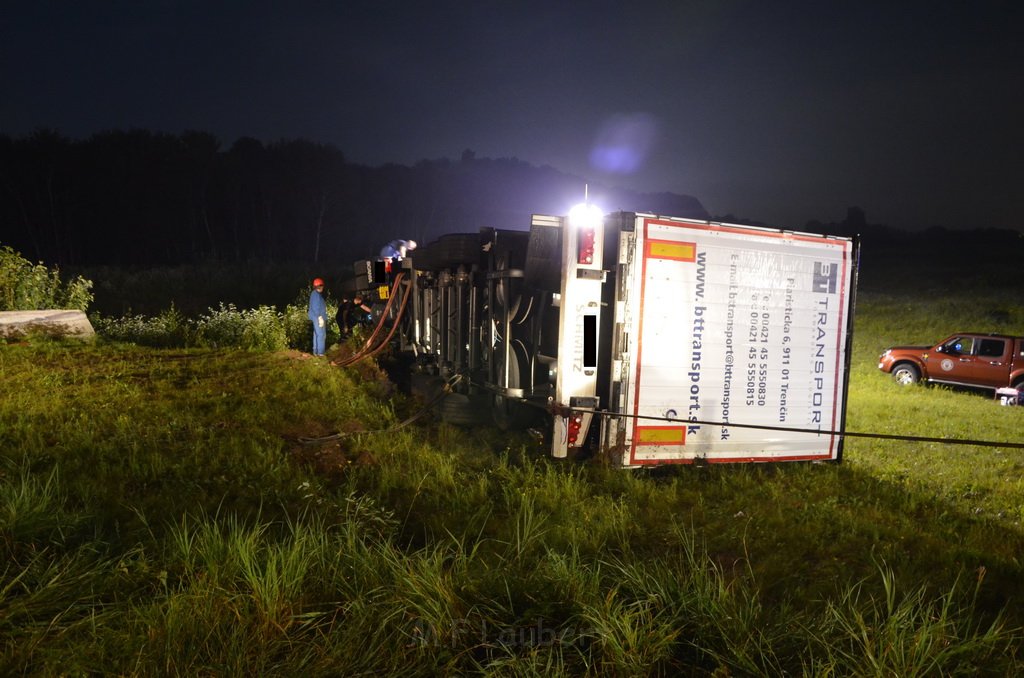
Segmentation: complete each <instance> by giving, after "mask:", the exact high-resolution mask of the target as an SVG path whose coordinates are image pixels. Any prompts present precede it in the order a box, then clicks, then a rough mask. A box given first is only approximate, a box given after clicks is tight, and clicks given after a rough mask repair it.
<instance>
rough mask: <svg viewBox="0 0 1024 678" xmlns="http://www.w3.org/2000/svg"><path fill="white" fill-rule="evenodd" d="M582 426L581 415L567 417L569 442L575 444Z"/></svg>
mask: <svg viewBox="0 0 1024 678" xmlns="http://www.w3.org/2000/svg"><path fill="white" fill-rule="evenodd" d="M582 426H583V415H580V414H575V415H573V416H571V417H569V444H570V445H575V444H576V440H577V439H578V438H579V437H580V428H582Z"/></svg>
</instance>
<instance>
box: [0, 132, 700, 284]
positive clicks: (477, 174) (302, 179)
mask: <svg viewBox="0 0 1024 678" xmlns="http://www.w3.org/2000/svg"><path fill="white" fill-rule="evenodd" d="M583 185H584V180H583V179H581V178H579V177H574V176H571V175H567V174H564V173H561V172H559V171H557V170H555V169H553V168H551V167H536V166H533V165H530V164H528V163H526V162H523V161H520V160H517V159H515V158H502V159H487V158H477V157H476V156H475V154H474V153H473V152H472V151H468V150H467V151H465V152H463V154H462V157H461V158H459V159H458V160H448V159H440V160H423V161H420V162H418V163H416V164H415V165H413V166H404V165H397V164H388V165H384V166H380V167H368V166H365V165H360V164H355V163H351V162H349V161H348V160H347V159H346V158H345V155H344V153H343V152H342V151H341V150H339V149H338V148H336V147H334V146H332V145H330V144H322V143H316V142H312V141H308V140H304V139H296V140H281V141H277V142H273V143H264V142H262V141H259V140H257V139H253V138H248V137H243V138H240V139H238V140H236V141H235V142H234V143H232V144H231V145H230V146H228V147H224V145H223V144H222V142H221V141H220V140H219V139H217V138H216V137H215V136H214V135H212V134H209V133H206V132H202V131H186V132H184V133H182V134H166V133H159V132H152V131H148V130H127V131H124V130H113V131H106V132H101V133H97V134H94V135H93V136H91V137H89V138H88V139H84V140H75V139H70V138H67V137H64V136H62V135H60V134H59V133H58V132H56V131H53V130H37V131H36V132H34V133H32V134H30V135H27V136H24V137H19V138H12V137H10V136H3V135H0V243H2V244H5V245H10V246H12V247H13V248H14V249H15V250H17V251H19V252H22V253H23V254H24V255H25V256H27V257H29V258H31V259H34V260H37V261H46V262H49V263H53V264H58V265H62V266H89V265H113V266H127V265H131V266H153V265H167V264H182V263H196V262H209V261H223V262H247V261H269V262H279V261H308V262H334V261H352V260H356V259H359V258H363V257H369V256H373V255H374V254H375V253H376V251H377V250H378V249H379V248H380V246H381V245H382V244H384V243H385V242H387V241H389V240H392V239H394V238H412V239H416V240H419V241H421V242H422V241H429V240H431V239H433V238H435V237H437V236H439V235H442V234H444V233H450V232H474V231H476V230H478V229H479V228H481V227H483V226H492V227H497V228H519V229H525V228H527V227H528V224H529V215H530V214H531V213H535V212H541V213H543V212H547V213H555V214H562V213H564V211H565V209H566V207H567V205H570V204H572V203H573V202H575V201H579V200H580V199H581V198H582V196H583ZM595 190H599V191H603V192H604V193H605V194H607V195H608V196H610V197H611V199H612V200H613V202H614V204H615V205H616V208H621V209H631V210H644V211H655V212H662V213H668V214H673V215H676V216H697V217H706V216H707V215H706V213H705V211H704V209H703V207H702V206H701V205H700V203H699V201H697V200H696V199H694V198H692V197H689V196H682V195H675V194H667V193H663V194H641V193H634V192H630V191H623V190H618V189H612V188H608V187H600V186H595V185H594V184H591V195H594V194H595Z"/></svg>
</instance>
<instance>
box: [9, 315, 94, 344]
mask: <svg viewBox="0 0 1024 678" xmlns="http://www.w3.org/2000/svg"><path fill="white" fill-rule="evenodd" d="M29 335H44V336H48V337H69V338H73V339H86V340H91V339H94V338H95V337H96V332H95V330H93V327H92V323H90V322H89V318H87V317H86V315H85V313H83V312H82V311H68V310H61V309H46V310H41V311H0V339H20V338H22V337H26V336H29Z"/></svg>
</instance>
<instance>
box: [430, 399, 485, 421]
mask: <svg viewBox="0 0 1024 678" xmlns="http://www.w3.org/2000/svg"><path fill="white" fill-rule="evenodd" d="M439 409H440V412H441V421H443V422H444V423H446V424H451V425H453V426H464V427H470V426H482V425H484V424H489V423H490V413H489V412H488V408H487V398H486V397H485V396H482V395H466V394H465V393H449V394H448V395H447V396H446V397H445V399H444V400H442V401H441V405H440V407H439Z"/></svg>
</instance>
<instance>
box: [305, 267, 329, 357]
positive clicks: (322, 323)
mask: <svg viewBox="0 0 1024 678" xmlns="http://www.w3.org/2000/svg"><path fill="white" fill-rule="evenodd" d="M323 291H324V281H323V279H321V278H314V279H313V291H312V292H310V293H309V311H308V313H307V315H308V316H309V319H310V321H311V322H312V323H313V355H314V356H322V355H324V354H325V353H326V351H325V348H326V346H325V344H326V343H327V302H326V301H324V295H323Z"/></svg>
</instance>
